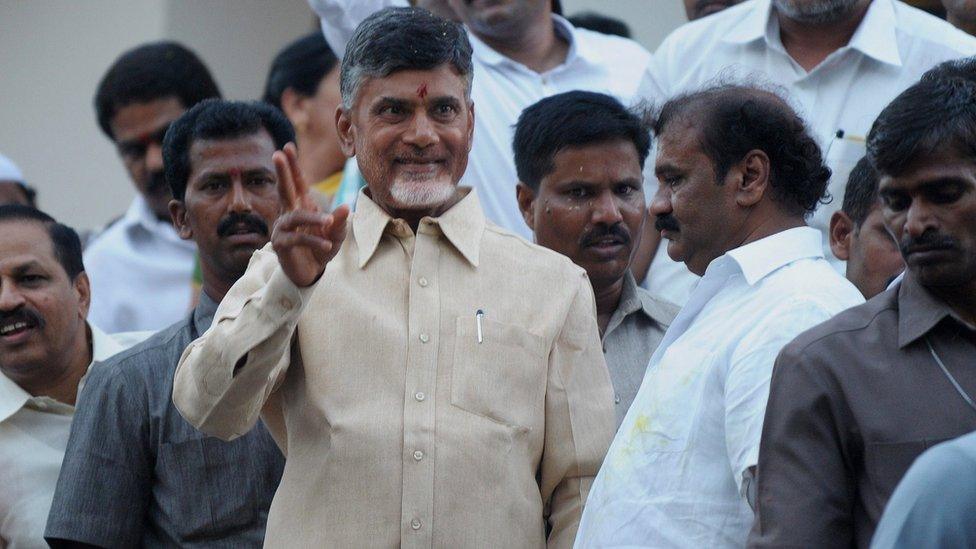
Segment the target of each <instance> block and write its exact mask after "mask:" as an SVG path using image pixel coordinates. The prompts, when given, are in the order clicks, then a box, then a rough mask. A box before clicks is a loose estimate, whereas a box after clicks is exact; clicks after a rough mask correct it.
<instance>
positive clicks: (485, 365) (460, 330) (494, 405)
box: [451, 316, 547, 428]
mask: <svg viewBox="0 0 976 549" xmlns="http://www.w3.org/2000/svg"><path fill="white" fill-rule="evenodd" d="M544 349H545V344H544V342H543V340H542V338H540V337H539V336H536V335H534V334H531V333H529V332H528V331H527V330H526V329H525V328H523V327H521V326H516V325H513V324H503V323H501V322H495V321H493V320H489V319H488V318H485V317H482V319H481V334H480V343H479V334H478V321H477V320H476V318H475V317H474V316H470V317H458V318H457V320H456V332H455V340H454V365H453V370H452V373H451V404H453V405H454V406H456V407H458V408H461V409H462V410H466V411H468V412H471V413H473V414H477V415H479V416H482V417H485V418H488V419H490V420H492V421H495V422H498V423H503V424H505V425H508V426H511V427H523V428H524V427H528V426H530V425H531V424H532V423H533V421H532V418H533V417H538V416H539V414H541V413H544V410H545V394H546V369H547V367H546V353H545V350H544Z"/></svg>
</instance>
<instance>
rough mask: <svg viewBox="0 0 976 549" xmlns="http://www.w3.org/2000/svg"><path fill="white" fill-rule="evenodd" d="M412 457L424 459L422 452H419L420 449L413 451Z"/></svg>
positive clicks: (418, 459)
mask: <svg viewBox="0 0 976 549" xmlns="http://www.w3.org/2000/svg"><path fill="white" fill-rule="evenodd" d="M413 459H415V460H417V461H420V460H422V459H424V453H423V452H421V451H420V450H417V451H416V452H414V453H413Z"/></svg>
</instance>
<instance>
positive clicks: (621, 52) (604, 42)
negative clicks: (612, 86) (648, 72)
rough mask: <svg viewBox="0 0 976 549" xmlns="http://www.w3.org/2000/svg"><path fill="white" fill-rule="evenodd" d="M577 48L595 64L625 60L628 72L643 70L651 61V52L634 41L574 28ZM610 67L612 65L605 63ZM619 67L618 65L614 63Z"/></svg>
mask: <svg viewBox="0 0 976 549" xmlns="http://www.w3.org/2000/svg"><path fill="white" fill-rule="evenodd" d="M575 33H576V38H577V40H579V43H578V45H577V47H579V48H581V49H582V50H583V51H584V52H585V55H586V56H587V57H590V58H594V60H595V61H597V62H605V61H606V60H609V61H619V60H620V59H626V60H627V63H626V66H628V67H629V69H630V70H634V69H643V68H644V67H645V66H646V65H647V63H648V62H650V60H651V52H649V51H647V48H645V47H644V46H642V45H641V44H640V43H638V42H637V41H635V40H632V39H630V38H625V37H623V36H614V35H610V34H603V33H601V32H596V31H592V30H589V29H583V28H580V27H576V28H575ZM605 64H607V65H608V66H612V65H613V63H605ZM616 64H617V65H619V64H620V63H616Z"/></svg>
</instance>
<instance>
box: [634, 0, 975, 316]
mask: <svg viewBox="0 0 976 549" xmlns="http://www.w3.org/2000/svg"><path fill="white" fill-rule="evenodd" d="M773 9H774V8H773V7H772V5H771V2H770V0H751V1H747V2H744V3H742V4H739V5H737V6H734V7H731V8H728V9H726V10H722V11H721V12H718V13H716V14H714V15H710V16H708V17H704V18H702V19H699V20H697V21H693V22H691V23H688V24H686V25H684V26H682V27H680V28H678V29H677V30H676V31H674V32H673V33H671V35H670V36H668V37H667V38H666V39H665V40H664V42H663V43H662V44H661V46H660V48H658V50H657V51H656V52H655V53H654V58H653V60H652V61H651V65H650V79H649V80H648V81H647V82H645V85H646V88H644V89H643V90H642V91H643V93H645V94H646V95H647V96H648V97H649V98H651V99H654V100H655V101H661V100H665V99H668V98H671V97H673V96H675V95H677V94H679V93H682V92H688V91H693V90H697V89H700V88H702V87H705V86H707V85H708V84H711V83H717V82H725V81H732V82H744V83H754V82H760V83H767V84H769V83H771V84H774V85H777V86H782V87H783V88H785V90H786V91H787V92H788V93H789V94H790V97H791V100H792V103H793V106H794V107H795V108H796V109H797V111H798V112H799V113H800V114H801V116H803V117H804V119H805V120H806V121H807V123H808V124H809V125H810V128H811V130H812V133H813V135H814V137H815V138H816V139H817V141H818V142H819V143H820V145H821V147H822V149H823V150H824V151H825V152H826V155H825V156H826V159H827V164H828V165H829V166H830V168H831V169H832V170H834V176H833V177H832V178H831V181H830V184H829V187H828V190H829V192H830V194H831V196H832V197H833V201H832V202H830V203H829V204H824V205H821V206H820V207H819V208H818V209H817V211H816V212H815V213H814V215H813V216H812V218H811V219H810V226H812V227H814V228H816V229H818V230H820V231H821V233H822V235H823V236H822V240H823V249H824V256H825V257H826V258H827V259H828V260H829V261H830V262H831V263H832V264H834V266H835V268H837V269H838V270H839V271H840V272H843V270H844V269H843V262H841V261H840V260H837V259H836V258H834V256H833V254H831V252H830V247H829V242H828V237H827V228H828V225H829V223H830V216H831V215H833V213H834V212H835V211H837V210H839V209H840V206H841V202H842V200H843V198H844V188H845V186H846V185H847V177H848V175H849V174H850V171H851V169H853V167H854V164H856V163H857V161H858V160H859V159H860V158H861V157H862V156H863V155H864V153H865V148H864V138H865V137H866V136H867V134H868V131H869V130H870V129H871V124H872V123H873V122H874V119H875V118H877V116H878V114H879V113H880V112H881V110H882V109H883V108H884V107H885V105H887V104H888V103H889V102H890V101H891V100H892V99H894V98H895V96H897V95H898V94H899V93H901V92H902V91H903V90H905V88H907V87H909V86H910V85H912V84H914V83H915V82H916V81H917V80H918V79H919V77H920V76H921V75H922V73H924V72H925V71H926V70H928V69H930V68H932V67H933V66H935V65H937V64H939V63H940V62H942V61H945V60H948V59H954V58H958V57H966V56H970V55H974V54H976V38H973V37H971V36H969V35H968V34H966V33H964V32H962V31H960V30H958V29H956V28H954V27H952V26H951V25H949V24H948V23H946V22H945V21H942V20H941V19H938V18H936V17H934V16H932V15H929V14H927V13H925V12H923V11H921V10H918V9H916V8H913V7H911V6H908V5H906V4H904V3H902V2H899V1H897V0H874V1H873V2H872V3H871V6H870V7H869V8H868V11H867V14H866V15H865V17H864V20H863V21H862V22H861V25H860V26H859V27H858V28H857V31H856V32H855V33H854V36H853V37H851V40H850V43H849V44H848V45H847V46H845V47H843V48H840V49H838V50H837V51H835V52H834V53H832V54H830V55H829V56H828V57H827V58H826V59H825V60H824V61H823V62H822V63H820V64H819V65H818V66H817V67H815V68H814V69H813V70H811V71H810V72H807V71H806V70H804V69H803V67H801V66H800V65H799V64H798V63H797V62H796V61H794V60H793V58H792V57H790V56H789V54H787V53H786V49H785V48H784V47H783V42H782V41H781V40H780V29H779V22H778V20H777V18H776V16H775V14H774V13H773ZM839 130H843V132H844V134H843V135H844V137H843V138H838V137H836V135H837V132H838V131H839ZM665 249H666V246H663V245H662V246H660V247H659V248H658V253H657V256H656V257H655V259H654V262H653V264H652V267H651V270H650V275H649V276H648V278H647V279H646V280H645V284H644V286H645V287H646V288H647V289H648V290H649V291H650V292H651V294H652V295H654V296H655V297H659V298H663V299H665V300H667V301H671V302H672V303H677V304H679V305H680V304H683V303H684V302H685V301H686V300H687V297H688V293H689V292H690V290H691V287H692V285H693V283H694V281H695V279H696V278H697V277H696V276H695V275H693V274H692V273H690V272H689V271H688V270H687V269H686V268H685V266H684V265H683V264H681V263H676V262H674V261H672V260H671V259H670V258H669V257H668V255H667V252H666V250H665Z"/></svg>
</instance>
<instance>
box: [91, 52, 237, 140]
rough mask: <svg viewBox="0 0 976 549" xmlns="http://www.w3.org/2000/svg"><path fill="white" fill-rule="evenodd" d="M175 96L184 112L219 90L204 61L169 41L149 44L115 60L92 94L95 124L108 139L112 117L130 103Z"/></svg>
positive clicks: (110, 133)
mask: <svg viewBox="0 0 976 549" xmlns="http://www.w3.org/2000/svg"><path fill="white" fill-rule="evenodd" d="M167 97H176V98H178V99H179V100H180V103H182V104H183V106H184V107H185V108H187V109H189V108H190V107H192V106H193V105H196V104H197V103H199V102H200V101H203V100H204V99H208V98H210V97H220V89H219V88H218V87H217V83H216V82H214V79H213V76H211V75H210V71H209V70H207V67H206V65H204V64H203V61H201V60H200V58H199V57H197V56H196V54H195V53H193V52H192V51H190V50H189V49H187V48H186V47H184V46H182V45H181V44H178V43H176V42H171V41H162V42H151V43H149V44H143V45H141V46H138V47H136V48H134V49H131V50H129V51H127V52H125V53H123V54H122V55H121V56H119V58H118V59H116V60H115V62H114V63H112V66H111V67H109V69H108V72H106V73H105V76H103V77H102V80H101V82H99V84H98V91H96V92H95V114H96V115H97V117H98V125H99V126H100V127H101V128H102V131H103V132H105V135H107V136H108V137H109V138H110V139H114V138H115V136H114V135H112V125H111V122H112V118H114V117H115V114H116V113H117V112H118V110H119V109H121V108H122V107H125V106H126V105H130V104H132V103H146V102H149V101H152V100H154V99H164V98H167Z"/></svg>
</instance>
